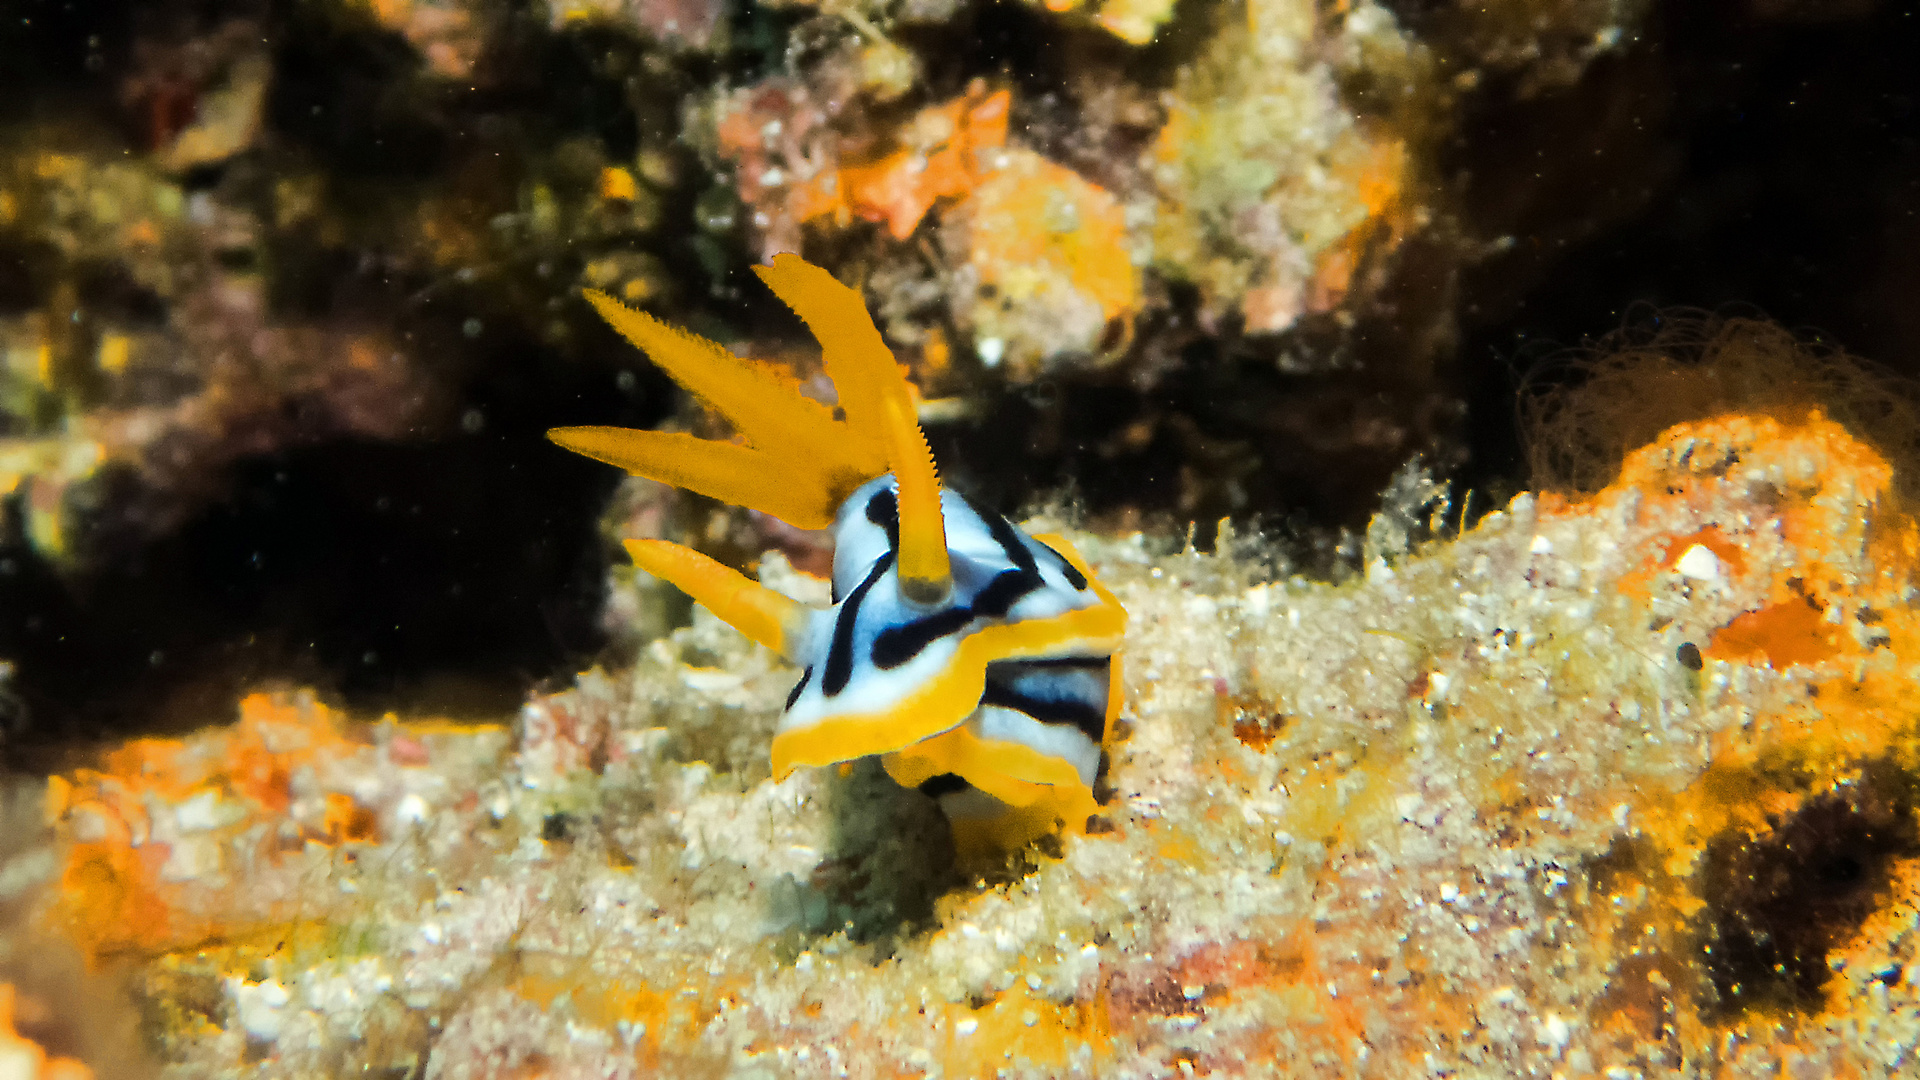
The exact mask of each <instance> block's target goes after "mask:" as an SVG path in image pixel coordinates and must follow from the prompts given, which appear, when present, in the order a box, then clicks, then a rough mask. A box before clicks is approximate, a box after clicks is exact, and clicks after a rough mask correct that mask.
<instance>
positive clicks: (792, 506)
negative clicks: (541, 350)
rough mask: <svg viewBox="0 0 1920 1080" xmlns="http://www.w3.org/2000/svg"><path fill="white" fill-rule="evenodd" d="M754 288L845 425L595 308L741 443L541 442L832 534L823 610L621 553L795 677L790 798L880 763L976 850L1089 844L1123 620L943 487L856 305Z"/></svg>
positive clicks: (1082, 581)
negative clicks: (823, 376) (818, 359)
mask: <svg viewBox="0 0 1920 1080" xmlns="http://www.w3.org/2000/svg"><path fill="white" fill-rule="evenodd" d="M754 272H755V273H757V274H759V275H760V279H761V280H762V281H764V282H765V283H766V284H767V287H768V288H770V289H772V290H773V292H774V294H775V295H777V296H779V297H780V299H781V300H783V301H785V302H786V304H787V305H788V306H789V307H791V308H792V309H793V310H794V311H795V312H796V313H797V314H798V315H799V316H800V318H801V320H802V321H803V322H805V323H806V325H807V327H808V328H809V329H810V330H811V331H812V332H813V335H814V336H815V337H816V338H818V339H819V341H820V344H821V346H822V349H823V351H824V356H823V360H824V364H825V367H826V372H827V375H828V377H829V378H830V379H832V381H833V384H834V388H835V390H836V391H837V392H838V395H839V411H840V413H841V415H842V416H844V419H839V418H837V417H836V416H835V415H834V411H833V410H832V409H830V408H829V407H828V406H826V405H824V404H822V403H820V402H817V401H814V400H812V399H810V398H808V397H806V396H804V395H802V394H801V393H800V389H799V385H798V383H797V382H796V381H795V380H793V379H792V378H789V377H787V376H786V375H784V374H782V373H781V372H779V371H777V370H775V369H773V368H770V367H768V366H767V365H764V364H760V363H755V362H753V361H750V360H747V359H744V358H742V357H739V356H736V355H734V354H733V353H731V352H729V351H728V350H726V349H725V348H723V347H722V346H720V345H719V344H718V343H716V342H712V341H709V340H707V339H705V338H702V337H698V336H696V335H693V334H691V333H688V332H686V331H683V330H678V329H675V328H673V327H670V326H668V325H666V324H664V323H661V322H659V321H658V320H656V319H654V318H652V317H651V316H648V315H646V314H643V313H641V312H638V311H634V310H632V309H630V308H627V307H624V306H622V305H621V304H620V303H618V302H617V301H615V300H613V299H612V298H610V297H608V296H605V295H603V294H600V293H597V292H589V293H587V299H588V300H589V301H591V302H592V304H593V306H594V307H595V308H596V309H597V310H598V311H599V312H600V314H601V316H602V317H603V318H605V319H606V320H607V322H609V323H611V324H612V325H613V327H614V329H616V330H618V331H619V332H620V333H621V335H622V336H624V337H625V338H626V339H627V340H628V341H630V342H632V343H633V344H634V345H635V346H637V347H639V348H640V349H641V350H642V351H643V352H645V353H646V354H647V355H648V356H649V357H651V358H652V359H653V361H654V362H655V363H656V364H658V365H659V366H660V367H661V368H662V369H663V370H665V371H666V372H667V373H668V374H669V375H671V376H672V377H673V378H674V380H675V381H677V382H679V383H680V385H682V386H684V387H686V388H687V389H688V390H689V391H691V392H693V393H694V394H695V395H697V396H698V397H700V398H701V399H702V400H704V401H705V402H706V403H707V405H709V406H710V407H711V408H713V409H714V410H715V411H717V412H718V413H720V414H721V415H722V416H724V417H725V418H726V419H727V420H728V421H729V422H730V423H731V424H732V426H733V428H734V431H735V434H736V435H737V436H738V440H737V441H733V442H719V441H714V440H708V439H701V438H697V437H695V436H691V435H684V434H676V433H669V432H658V431H640V430H633V429H629V428H614V427H568V428H555V429H554V430H552V431H550V432H548V437H549V438H551V439H552V440H553V441H554V442H556V443H559V444H560V445H561V446H564V447H566V448H567V449H569V450H573V451H576V452H578V453H581V454H585V455H587V456H588V457H592V458H596V459H598V460H600V461H604V462H607V463H608V464H611V465H617V466H619V467H620V468H623V469H625V470H627V471H628V472H630V473H634V474H636V475H640V476H646V477H651V478H653V479H655V480H659V481H662V482H664V483H668V484H673V485H675V486H677V487H682V488H686V489H688V490H690V491H694V492H698V493H699V494H702V495H706V496H709V497H711V498H714V499H717V500H720V501H722V502H728V503H733V504H735V505H738V506H744V507H749V508H751V509H754V510H759V511H762V512H764V513H767V514H770V515H772V516H774V517H777V518H779V519H780V520H782V521H785V522H787V523H788V524H790V525H793V526H795V527H797V528H802V529H829V530H831V536H832V540H833V594H832V595H833V604H832V606H831V607H829V608H824V609H822V608H815V607H811V606H808V605H805V604H801V603H799V602H797V601H794V600H792V599H790V598H788V597H786V596H783V595H781V594H780V593H777V592H774V591H773V590H772V589H769V588H767V587H765V586H763V585H761V584H759V583H758V582H755V581H753V580H750V579H749V578H747V577H746V576H744V575H742V574H740V573H739V572H738V571H735V570H733V569H731V568H729V567H727V566H724V565H722V564H720V563H718V562H715V561H714V560H712V559H710V558H708V557H706V556H705V555H702V554H700V553H698V552H696V551H693V550H692V549H690V548H686V547H682V546H680V545H678V544H673V543H668V542H666V541H661V540H628V541H626V547H627V550H628V552H629V553H631V555H632V556H633V561H634V563H635V564H636V565H637V566H639V567H640V568H641V569H643V570H645V571H647V572H648V573H650V574H653V575H655V576H657V577H660V578H663V579H665V580H667V581H670V582H672V583H673V584H674V585H676V586H678V587H679V588H681V589H682V590H684V591H685V592H687V593H688V594H689V595H691V596H692V597H693V598H694V599H695V600H696V601H698V602H699V603H701V604H703V605H705V606H706V607H707V608H708V609H709V610H710V611H712V612H713V613H714V614H715V615H717V616H719V617H720V618H721V619H724V620H725V621H727V622H728V623H731V624H732V625H733V626H734V627H736V628H737V629H738V630H739V631H740V632H741V633H743V634H745V635H746V636H747V637H749V638H751V639H753V640H755V641H757V642H760V643H761V644H763V645H766V646H767V647H768V648H771V649H773V650H775V651H776V652H779V653H780V654H782V655H783V656H785V657H786V658H787V659H788V660H789V661H790V662H792V663H793V664H794V665H796V666H798V667H799V668H800V669H801V675H800V681H799V683H798V684H797V685H795V686H794V688H793V692H792V694H791V695H789V696H788V698H787V706H786V711H785V713H784V714H783V715H782V716H781V718H780V722H779V725H778V727H777V728H776V730H775V732H774V736H773V746H772V756H773V773H774V776H775V777H776V778H783V777H785V776H786V775H787V774H788V773H790V772H791V771H793V770H794V769H795V768H798V767H801V766H824V765H832V764H836V763H841V762H848V761H852V760H854V759H857V758H863V757H867V756H870V755H879V756H880V758H881V761H882V764H883V765H884V766H885V768H886V771H887V773H888V774H889V775H891V776H892V777H893V778H894V779H895V780H896V781H898V782H899V783H901V784H904V785H906V786H908V787H918V788H920V789H921V790H922V791H925V792H927V793H928V794H930V795H934V796H936V797H938V798H939V800H940V802H941V806H942V808H943V809H944V810H945V811H946V813H947V816H948V818H949V820H950V821H951V822H952V824H953V828H954V835H955V840H956V842H957V843H958V844H959V845H960V846H961V847H962V848H963V849H969V848H971V849H973V850H981V849H996V848H997V849H1001V850H1006V849H1010V848H1014V847H1017V846H1020V845H1024V844H1025V843H1027V842H1028V841H1030V840H1032V839H1035V838H1037V837H1039V836H1041V835H1044V834H1046V833H1049V832H1053V831H1055V830H1063V831H1065V832H1069V833H1080V832H1084V831H1085V829H1086V826H1087V819H1088V817H1089V816H1090V815H1092V814H1094V813H1095V812H1096V811H1097V809H1098V806H1097V804H1096V802H1095V799H1094V795H1093V785H1094V781H1095V778H1096V775H1097V774H1098V772H1099V769H1100V767H1101V754H1102V750H1103V748H1104V747H1105V745H1106V743H1107V740H1108V738H1109V737H1110V736H1111V734H1112V730H1113V722H1114V717H1115V715H1116V714H1117V713H1118V711H1119V707H1120V664H1119V660H1118V658H1117V657H1116V656H1115V652H1116V650H1117V649H1118V648H1119V646H1120V639H1121V636H1122V635H1123V633H1124V632H1125V630H1126V625H1127V613H1126V610H1125V609H1124V608H1122V607H1121V606H1120V602H1119V601H1118V600H1117V599H1115V598H1114V595H1113V593H1112V592H1110V591H1108V590H1107V589H1106V588H1105V587H1104V586H1103V585H1101V583H1100V582H1099V581H1097V580H1096V579H1095V578H1094V576H1093V573H1092V571H1091V570H1089V569H1088V567H1087V564H1086V562H1085V560H1083V559H1082V558H1081V557H1080V555H1079V553H1078V552H1076V551H1075V550H1074V549H1073V547H1072V545H1070V544H1068V543H1067V541H1066V540H1065V539H1064V538H1062V537H1059V536H1053V535H1040V536H1028V535H1026V534H1024V533H1022V532H1021V531H1020V530H1019V529H1017V528H1015V527H1014V526H1013V525H1012V524H1010V523H1009V522H1008V521H1007V520H1006V519H1005V518H1004V517H1001V516H1000V515H999V514H996V513H993V512H991V511H985V510H981V509H979V508H977V507H975V506H974V505H972V504H971V503H969V502H968V501H967V500H966V499H964V498H962V497H961V496H960V495H959V494H958V493H956V492H953V491H951V490H946V489H943V488H942V487H941V485H940V481H939V477H938V474H937V472H936V470H935V467H934V461H933V454H932V451H931V450H930V449H929V447H928V445H927V441H926V436H925V434H924V433H923V432H922V431H921V430H920V424H919V421H918V419H917V415H916V411H915V391H914V389H913V387H912V385H911V384H910V383H909V382H908V381H907V378H906V374H905V373H904V371H903V370H902V369H901V367H900V365H899V364H898V363H897V362H896V361H895V360H894V357H893V353H892V352H891V351H889V350H888V348H887V346H886V344H885V343H884V342H883V341H882V340H881V338H880V332H879V330H878V329H877V328H876V327H875V326H874V324H873V320H872V318H871V317H870V316H869V315H868V314H867V310H866V306H865V305H864V304H863V303H862V302H861V299H860V296H859V294H858V293H856V292H855V291H854V290H853V289H850V288H848V287H847V286H845V285H842V284H840V283H839V282H838V281H836V280H834V278H833V276H832V275H831V274H829V273H828V272H827V271H825V270H823V269H821V268H820V267H817V266H814V265H813V264H811V263H808V262H806V261H805V260H803V259H801V258H800V257H799V256H797V255H785V254H783V255H778V256H775V258H774V259H773V262H772V265H770V266H756V267H754Z"/></svg>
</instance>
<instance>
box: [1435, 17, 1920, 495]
mask: <svg viewBox="0 0 1920 1080" xmlns="http://www.w3.org/2000/svg"><path fill="white" fill-rule="evenodd" d="M1782 10H1784V9H1782ZM1797 10H1801V11H1805V12H1809V13H1810V12H1812V11H1813V10H1814V9H1813V8H1802V9H1797ZM1855 10H1858V11H1861V12H1863V14H1860V15H1856V16H1855V17H1852V18H1840V19H1835V20H1833V21H1818V20H1815V19H1811V18H1809V19H1806V20H1804V21H1802V20H1796V19H1794V18H1791V17H1785V18H1778V19H1774V20H1771V21H1768V20H1763V19H1761V18H1758V17H1756V15H1755V14H1754V12H1755V8H1754V6H1753V5H1748V4H1741V3H1736V2H1733V0H1712V2H1707V3H1688V2H1669V3H1664V4H1662V5H1660V6H1659V8H1658V9H1657V10H1656V13H1655V18H1654V20H1653V25H1652V27H1651V29H1650V32H1649V33H1648V34H1647V35H1646V38H1645V40H1644V42H1643V43H1642V44H1640V45H1638V46H1635V47H1633V48H1631V49H1629V50H1628V51H1626V52H1625V53H1623V54H1621V55H1617V56H1613V57H1609V58H1605V59H1602V60H1601V61H1599V62H1598V63H1596V64H1595V65H1594V67H1593V68H1591V69H1590V70H1589V71H1588V72H1587V74H1586V76H1585V78H1583V80H1582V81H1581V82H1580V84H1578V85H1577V86H1574V87H1572V88H1569V89H1567V90H1563V91H1558V92H1554V93H1549V94H1542V95H1540V96H1538V97H1534V98H1531V99H1524V100H1522V99H1518V98H1516V97H1514V96H1513V95H1512V94H1510V93H1508V92H1507V90H1508V89H1509V88H1506V87H1502V86H1499V85H1488V86H1486V87H1483V88H1482V90H1481V91H1479V92H1478V93H1476V95H1475V96H1474V97H1473V98H1471V99H1469V103H1468V105H1469V112H1468V114H1467V116H1466V118H1465V119H1464V121H1463V123H1462V127H1461V131H1462V133H1463V134H1462V138H1461V139H1460V140H1459V141H1458V142H1457V143H1456V144H1455V145H1454V146H1452V147H1451V148H1450V152H1449V161H1448V169H1449V172H1450V174H1451V175H1452V176H1453V177H1454V178H1456V180H1457V181H1458V182H1459V183H1460V184H1461V190H1462V191H1463V192H1464V193H1465V194H1464V202H1465V206H1464V213H1465V217H1466V223H1467V226H1468V229H1469V231H1470V232H1472V233H1474V234H1477V235H1479V236H1482V237H1484V238H1485V239H1486V240H1489V241H1494V240H1498V239H1499V238H1502V237H1506V238H1509V239H1507V240H1504V241H1501V244H1500V246H1501V250H1499V251H1498V252H1497V253H1495V254H1493V255H1491V256H1490V257H1489V258H1487V259H1486V260H1484V261H1483V262H1481V263H1480V264H1479V265H1478V266H1477V267H1474V268H1471V269H1470V270H1469V272H1468V274H1467V275H1466V278H1465V280H1464V282H1463V304H1462V308H1461V316H1462V320H1463V326H1462V329H1463V338H1462V342H1461V353H1460V363H1459V370H1460V371H1461V372H1462V373H1463V374H1464V379H1465V383H1464V385H1463V386H1462V392H1463V393H1464V395H1465V397H1466V399H1467V400H1468V402H1469V404H1470V416H1471V422H1470V424H1469V426H1468V429H1467V437H1468V442H1469V450H1470V462H1471V463H1470V465H1469V467H1468V469H1467V471H1466V473H1465V474H1464V475H1463V479H1464V480H1466V481H1467V482H1468V483H1469V484H1471V485H1476V486H1477V485H1482V484H1484V483H1486V482H1488V481H1489V480H1491V479H1492V478H1495V477H1499V476H1502V475H1508V476H1514V475H1520V474H1521V473H1522V472H1523V469H1522V466H1521V461H1520V456H1519V442H1518V437H1517V433H1516V427H1515V423H1514V395H1515V391H1516V389H1517V387H1518V381H1519V377H1520V376H1521V375H1523V374H1524V373H1525V371H1526V370H1527V369H1528V368H1530V367H1531V366H1532V365H1533V364H1535V363H1536V362H1537V361H1538V360H1539V359H1540V358H1542V357H1544V356H1549V355H1552V354H1555V353H1557V352H1560V351H1561V350H1563V349H1566V348H1569V347H1574V346H1579V345H1581V344H1582V343H1584V342H1587V341H1590V340H1592V339H1596V338H1599V337H1602V336H1604V335H1606V334H1608V333H1610V332H1612V331H1614V330H1617V329H1619V328H1620V327H1621V326H1622V325H1623V324H1624V323H1626V322H1627V321H1628V320H1629V318H1630V315H1631V313H1632V312H1633V311H1634V309H1635V308H1636V307H1637V306H1638V307H1643V308H1644V307H1650V308H1653V309H1660V308H1667V307H1673V306H1681V307H1689V308H1699V309H1706V310H1708V311H1719V310H1722V309H1725V308H1728V307H1729V306H1737V307H1738V308H1739V309H1740V310H1741V311H1742V312H1743V313H1745V312H1759V313H1764V314H1765V315H1766V316H1768V317H1770V318H1772V319H1774V320H1777V321H1779V322H1781V323H1783V324H1785V325H1786V326H1787V327H1788V328H1789V329H1792V330H1796V331H1801V332H1811V333H1812V334H1813V335H1814V336H1817V337H1820V338H1823V339H1825V340H1827V341H1830V342H1831V343H1833V344H1835V345H1838V346H1840V347H1843V348H1845V349H1847V350H1848V351H1850V352H1853V353H1855V354H1857V355H1860V356H1864V357H1866V358H1868V359H1869V360H1873V361H1876V362H1878V363H1881V364H1884V365H1886V366H1888V367H1890V368H1892V369H1894V370H1896V371H1898V372H1902V373H1904V374H1907V375H1916V374H1920V316H1917V315H1916V314H1915V311H1914V307H1913V305H1912V304H1910V303H1906V302H1904V301H1901V300H1899V299H1898V297H1901V296H1911V295H1913V291H1914V289H1915V288H1916V287H1917V286H1920V258H1916V256H1915V255H1914V252H1915V251H1917V250H1920V66H1916V65H1914V64H1913V63H1912V61H1911V58H1912V57H1913V55H1914V54H1915V50H1916V49H1920V18H1915V17H1914V13H1913V11H1912V10H1911V7H1910V5H1905V4H1897V3H1880V4H1873V5H1861V6H1859V7H1858V8H1857V9H1855ZM1523 193H1525V194H1523Z"/></svg>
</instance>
